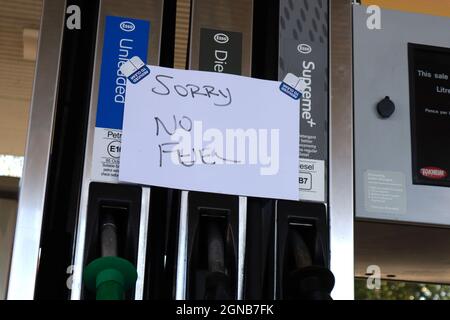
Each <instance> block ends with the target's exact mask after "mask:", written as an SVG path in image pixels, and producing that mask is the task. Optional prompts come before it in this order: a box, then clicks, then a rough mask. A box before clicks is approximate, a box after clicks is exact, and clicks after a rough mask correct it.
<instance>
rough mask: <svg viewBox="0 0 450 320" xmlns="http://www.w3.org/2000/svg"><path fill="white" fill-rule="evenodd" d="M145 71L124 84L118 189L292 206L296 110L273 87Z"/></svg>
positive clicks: (249, 81)
mask: <svg viewBox="0 0 450 320" xmlns="http://www.w3.org/2000/svg"><path fill="white" fill-rule="evenodd" d="M148 67H149V68H150V74H149V75H148V76H146V77H145V78H143V79H142V80H140V81H139V82H138V83H136V84H133V83H131V82H130V81H128V83H127V94H126V100H125V114H124V123H123V135H122V150H121V160H120V173H119V180H120V181H123V182H131V183H139V184H145V185H155V186H162V187H169V188H175V189H182V190H194V191H204V192H214V193H224V194H235V195H243V196H255V197H265V198H277V199H289V200H298V167H299V160H298V159H299V149H298V136H299V110H298V109H299V103H298V100H294V99H292V98H290V97H289V96H287V95H286V94H284V93H282V92H281V91H280V89H279V86H280V83H279V82H276V81H266V80H259V79H252V78H248V77H242V76H235V75H229V74H221V73H212V72H202V71H190V70H176V69H168V68H162V67H155V66H148Z"/></svg>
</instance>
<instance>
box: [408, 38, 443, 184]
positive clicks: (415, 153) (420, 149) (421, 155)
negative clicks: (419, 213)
mask: <svg viewBox="0 0 450 320" xmlns="http://www.w3.org/2000/svg"><path fill="white" fill-rule="evenodd" d="M408 51H409V84H410V108H411V138H412V141H411V142H412V171H413V172H412V177H413V183H414V184H422V185H436V186H450V49H448V48H439V47H431V46H424V45H417V44H409V47H408Z"/></svg>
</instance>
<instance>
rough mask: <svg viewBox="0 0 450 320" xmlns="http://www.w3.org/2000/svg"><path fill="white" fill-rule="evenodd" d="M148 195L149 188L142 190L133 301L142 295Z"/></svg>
mask: <svg viewBox="0 0 450 320" xmlns="http://www.w3.org/2000/svg"><path fill="white" fill-rule="evenodd" d="M150 193H151V190H150V188H142V200H141V214H140V221H139V240H138V241H139V243H138V257H137V258H138V259H137V273H138V279H137V281H136V289H135V293H134V299H135V300H142V298H143V295H144V279H145V264H146V252H147V238H148V221H149V213H150Z"/></svg>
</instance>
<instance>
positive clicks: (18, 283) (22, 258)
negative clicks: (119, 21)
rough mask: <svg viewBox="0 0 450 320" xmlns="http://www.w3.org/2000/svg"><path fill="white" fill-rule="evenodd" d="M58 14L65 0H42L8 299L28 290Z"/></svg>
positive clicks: (52, 95) (35, 256)
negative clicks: (41, 14) (37, 49)
mask: <svg viewBox="0 0 450 320" xmlns="http://www.w3.org/2000/svg"><path fill="white" fill-rule="evenodd" d="M64 18H65V1H61V0H46V1H44V6H43V16H42V21H41V28H40V37H39V51H38V56H37V64H36V74H35V80H34V88H33V96H32V102H31V114H30V122H29V128H28V141H27V147H26V152H25V163H24V169H23V176H22V180H21V187H20V195H19V208H18V216H17V224H16V233H15V238H14V249H13V256H12V262H11V272H10V278H9V289H8V299H33V296H34V285H35V280H36V270H37V267H38V261H39V244H40V238H41V224H42V216H43V209H44V198H45V189H46V184H47V170H48V162H49V157H50V149H51V143H52V132H53V117H54V111H55V104H56V94H57V83H58V78H59V59H60V51H61V43H62V34H63V28H64Z"/></svg>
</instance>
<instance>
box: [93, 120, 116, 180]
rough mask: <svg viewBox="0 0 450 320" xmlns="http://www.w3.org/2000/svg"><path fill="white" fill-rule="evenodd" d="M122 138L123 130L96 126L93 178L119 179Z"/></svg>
mask: <svg viewBox="0 0 450 320" xmlns="http://www.w3.org/2000/svg"><path fill="white" fill-rule="evenodd" d="M121 139H122V130H116V129H104V128H95V137H94V152H93V154H92V178H93V179H94V180H96V181H104V182H117V181H118V179H119V164H120V159H119V158H120V147H121V143H122V141H121Z"/></svg>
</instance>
